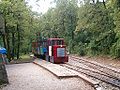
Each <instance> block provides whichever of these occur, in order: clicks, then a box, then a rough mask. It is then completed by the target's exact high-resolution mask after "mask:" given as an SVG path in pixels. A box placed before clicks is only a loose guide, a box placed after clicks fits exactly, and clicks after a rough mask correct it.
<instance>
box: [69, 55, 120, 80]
mask: <svg viewBox="0 0 120 90" xmlns="http://www.w3.org/2000/svg"><path fill="white" fill-rule="evenodd" d="M70 59H71V60H73V61H76V63H81V64H83V65H85V66H88V67H89V68H91V69H94V70H98V71H99V72H101V73H104V74H107V75H109V76H112V78H113V77H114V78H118V79H120V72H119V71H118V70H116V69H114V68H111V67H108V66H105V65H102V64H100V63H97V62H91V61H88V60H86V59H81V58H79V57H75V56H72V57H70Z"/></svg>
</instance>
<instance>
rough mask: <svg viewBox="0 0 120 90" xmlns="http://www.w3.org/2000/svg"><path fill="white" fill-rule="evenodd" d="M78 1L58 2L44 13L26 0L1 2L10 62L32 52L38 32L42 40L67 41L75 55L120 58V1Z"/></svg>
mask: <svg viewBox="0 0 120 90" xmlns="http://www.w3.org/2000/svg"><path fill="white" fill-rule="evenodd" d="M38 1H39V0H36V2H38ZM78 1H79V0H54V2H53V3H55V4H56V6H55V8H49V10H48V11H47V12H46V13H44V14H41V13H37V12H33V11H32V9H31V7H30V6H29V5H28V2H26V1H25V0H1V1H0V46H2V47H5V48H6V49H7V52H8V53H7V56H8V59H9V60H10V59H11V58H12V59H14V58H15V57H16V58H17V59H19V58H20V55H22V54H26V53H29V52H31V49H32V47H31V43H32V42H33V41H35V39H36V33H37V32H40V35H41V37H42V38H50V37H61V38H64V39H65V42H66V45H67V49H68V50H69V52H70V53H71V54H79V55H82V56H83V55H89V56H95V55H107V56H111V57H113V58H119V57H120V0H82V1H81V2H79V3H78ZM11 54H12V55H11Z"/></svg>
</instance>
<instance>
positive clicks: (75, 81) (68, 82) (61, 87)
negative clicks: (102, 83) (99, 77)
mask: <svg viewBox="0 0 120 90" xmlns="http://www.w3.org/2000/svg"><path fill="white" fill-rule="evenodd" d="M6 69H7V73H8V79H9V83H10V84H9V85H7V86H5V87H3V88H2V90H94V88H93V87H92V86H91V85H89V84H88V83H87V82H85V81H84V80H82V79H80V78H76V77H73V78H63V79H58V78H57V77H56V76H54V75H53V74H51V73H50V72H48V71H47V70H44V69H43V68H41V67H39V66H37V65H35V64H33V63H24V64H12V65H6Z"/></svg>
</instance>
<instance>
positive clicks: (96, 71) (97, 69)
mask: <svg viewBox="0 0 120 90" xmlns="http://www.w3.org/2000/svg"><path fill="white" fill-rule="evenodd" d="M70 59H71V62H68V63H66V64H61V66H64V67H67V68H69V69H72V70H75V71H77V72H79V73H83V74H85V75H87V76H90V77H93V78H96V79H98V80H100V81H103V82H106V83H109V84H111V85H114V86H116V87H118V88H120V78H119V77H117V76H119V72H116V71H114V70H113V69H112V70H111V69H109V68H106V67H105V66H102V65H98V64H95V63H93V62H90V61H86V60H83V59H80V58H76V57H70ZM108 71H109V72H110V71H111V72H110V73H109V72H108ZM115 72H116V73H117V74H113V73H115Z"/></svg>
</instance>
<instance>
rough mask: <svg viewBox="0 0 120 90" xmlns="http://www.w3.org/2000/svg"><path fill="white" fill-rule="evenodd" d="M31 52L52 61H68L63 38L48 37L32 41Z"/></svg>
mask: <svg viewBox="0 0 120 90" xmlns="http://www.w3.org/2000/svg"><path fill="white" fill-rule="evenodd" d="M32 52H33V54H34V55H35V56H36V57H38V58H41V59H44V60H47V61H49V62H52V63H56V64H58V63H64V62H68V55H67V54H66V45H64V39H63V38H48V39H42V40H39V41H37V42H32Z"/></svg>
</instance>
